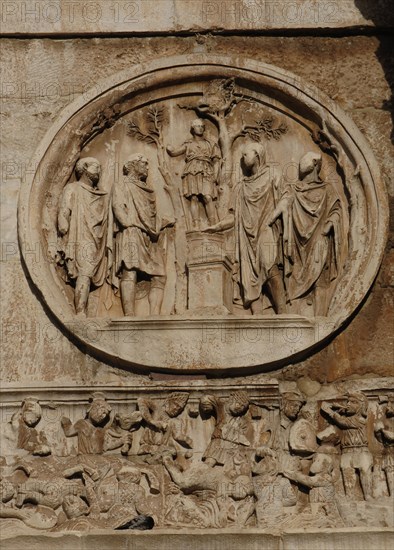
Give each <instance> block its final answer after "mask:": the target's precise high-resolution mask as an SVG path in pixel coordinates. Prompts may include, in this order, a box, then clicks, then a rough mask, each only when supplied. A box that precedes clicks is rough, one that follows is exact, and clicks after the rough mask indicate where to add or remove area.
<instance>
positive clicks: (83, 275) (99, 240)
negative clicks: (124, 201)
mask: <svg viewBox="0 0 394 550" xmlns="http://www.w3.org/2000/svg"><path fill="white" fill-rule="evenodd" d="M100 173H101V167H100V163H99V162H98V160H96V159H95V158H83V159H80V160H79V161H78V162H77V164H76V167H75V174H76V176H77V181H74V182H71V183H68V184H67V185H66V186H65V188H64V190H63V193H62V195H61V198H60V207H59V211H58V230H59V233H60V235H61V237H62V238H61V241H60V250H59V253H60V256H61V258H62V261H63V262H64V265H65V268H66V273H67V278H68V280H69V281H75V309H76V313H77V315H79V316H84V315H85V312H86V307H87V303H88V298H89V292H90V287H91V285H93V286H95V287H96V288H98V287H100V286H102V284H103V283H104V281H105V278H106V275H107V268H108V262H107V254H106V250H107V248H106V247H107V229H108V205H109V196H108V193H107V192H106V191H103V190H101V189H99V188H98V183H99V180H100Z"/></svg>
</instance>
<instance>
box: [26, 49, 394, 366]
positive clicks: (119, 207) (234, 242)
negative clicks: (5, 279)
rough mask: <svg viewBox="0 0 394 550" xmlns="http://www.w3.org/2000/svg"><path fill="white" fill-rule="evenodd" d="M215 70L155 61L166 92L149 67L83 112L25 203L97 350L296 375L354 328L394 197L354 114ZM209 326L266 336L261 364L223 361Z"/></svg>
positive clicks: (284, 78)
mask: <svg viewBox="0 0 394 550" xmlns="http://www.w3.org/2000/svg"><path fill="white" fill-rule="evenodd" d="M206 61H207V64H205V63H204V60H201V59H200V58H193V56H192V57H188V58H187V59H186V58H185V59H183V58H176V59H174V60H173V63H172V64H171V62H169V61H168V60H167V61H166V62H165V63H160V62H154V63H152V66H151V70H150V71H148V73H149V74H152V75H154V77H152V79H153V80H150V81H149V82H147V81H146V79H147V78H148V77H147V76H146V75H147V73H144V71H146V68H145V69H144V71H143V70H142V69H141V70H140V72H139V69H135V70H133V71H131V72H130V74H128V75H121V76H120V77H119V78H117V77H113V78H112V79H111V80H110V81H109V82H108V83H106V84H104V85H103V86H102V87H101V88H100V89H101V90H102V93H101V94H100V95H99V96H97V97H96V96H95V95H94V94H92V96H91V97H90V96H89V100H88V99H86V97H85V98H84V99H83V100H80V101H79V100H78V101H77V102H76V104H75V106H74V107H75V114H74V116H71V118H70V112H67V113H66V114H65V115H64V117H63V118H61V120H59V123H58V124H57V125H56V126H55V127H54V128H53V130H52V131H51V132H49V134H48V136H47V137H46V138H45V140H44V141H43V143H42V145H41V146H40V148H39V150H38V152H37V158H38V159H39V160H40V164H39V166H38V170H37V173H36V175H35V177H34V178H33V179H32V181H30V182H26V185H25V187H24V189H23V190H22V193H21V199H20V210H19V213H20V218H19V221H20V224H19V231H20V233H19V234H20V243H21V248H22V252H23V254H24V259H25V262H26V264H27V267H28V269H29V272H30V275H31V277H32V279H33V281H34V282H35V284H36V285H37V286H38V287H39V289H40V291H41V293H42V295H43V297H44V300H45V301H46V304H47V305H48V306H49V308H50V309H51V310H52V311H53V312H54V313H55V315H56V316H57V317H58V318H59V319H60V320H61V322H62V323H63V325H64V326H65V328H66V330H68V331H69V332H71V333H72V334H73V335H74V336H76V337H77V339H78V340H79V341H82V342H83V343H84V344H86V345H88V346H89V348H90V349H91V350H92V351H94V352H95V353H98V354H100V353H105V354H106V357H116V358H120V359H121V360H122V361H123V362H124V364H126V365H133V366H137V367H139V368H141V369H155V368H160V369H167V370H215V371H220V370H221V369H224V368H226V369H233V370H240V369H243V368H255V369H256V368H260V367H261V366H262V365H265V366H266V367H269V366H271V365H277V364H278V362H282V363H283V362H285V361H287V360H288V359H289V358H290V357H292V356H294V355H296V354H299V353H301V352H305V350H308V349H310V348H312V347H313V346H315V345H316V344H317V343H319V342H321V341H322V340H324V339H325V338H327V337H328V336H329V335H330V334H331V333H332V332H333V331H335V330H337V329H338V328H339V327H340V326H341V325H342V324H343V322H344V321H345V320H346V318H347V317H348V316H349V315H350V314H351V313H352V312H353V311H354V310H355V308H356V307H357V305H358V304H359V303H360V301H361V300H362V298H363V296H364V295H365V293H366V292H367V290H368V288H369V286H370V284H371V283H372V281H373V278H374V276H375V274H376V272H377V269H378V266H379V262H380V258H381V254H382V250H383V242H384V238H385V231H386V222H387V212H386V197H385V192H384V187H383V184H382V182H381V180H380V176H379V171H378V167H377V164H376V162H375V160H374V159H373V158H372V156H371V152H370V148H369V147H368V146H367V144H366V143H365V142H364V139H363V137H362V136H361V134H360V133H359V132H358V130H357V129H356V128H355V126H354V124H353V123H352V122H351V121H350V120H349V119H348V118H347V117H346V115H345V114H344V113H342V112H341V111H340V109H339V108H338V107H337V106H336V105H334V104H333V102H332V101H330V100H329V99H328V98H326V97H324V95H323V94H321V93H320V92H318V91H317V90H314V89H312V88H310V87H309V86H308V85H307V84H306V83H303V82H299V80H298V79H297V78H296V77H295V76H294V75H291V74H289V73H287V72H285V71H281V70H280V69H277V68H272V67H270V66H268V65H264V64H256V63H255V62H252V61H248V60H245V61H239V66H237V67H234V66H232V65H231V63H226V62H225V61H223V60H215V59H214V58H210V59H209V60H208V59H207V60H206ZM208 61H209V63H208ZM119 82H121V83H122V84H121V85H118V83H119ZM114 90H116V91H114ZM74 107H73V108H74ZM49 167H50V169H49ZM372 222H373V223H372ZM37 249H39V250H40V251H42V252H43V256H42V258H41V257H40V259H42V260H43V261H40V262H36V261H35V257H34V256H33V255H32V254H31V251H32V250H37ZM203 320H211V321H212V322H214V323H215V326H216V327H221V328H220V330H221V329H222V327H223V330H224V332H225V333H226V334H227V332H228V331H232V330H233V329H234V325H235V326H236V330H238V331H241V333H242V331H243V329H244V328H245V329H246V330H248V329H249V327H251V324H252V325H253V330H255V329H256V331H257V332H259V337H258V338H256V340H255V341H254V342H250V341H248V342H247V347H248V353H249V350H251V353H250V358H249V359H248V360H246V361H245V359H244V357H245V356H246V354H245V349H242V346H239V345H238V342H236V343H234V342H227V341H225V342H224V343H223V341H222V340H223V339H222V335H220V338H219V343H218V345H219V346H221V347H222V349H220V350H218V353H217V355H215V352H214V350H213V347H212V346H208V347H207V346H206V345H205V343H206V342H204V336H206V333H205V332H204V329H205V326H203V325H202V321H203ZM92 323H93V325H94V327H95V328H96V329H97V331H98V332H96V333H95V334H97V333H99V334H100V338H98V337H97V338H95V337H93V338H92V337H91V334H92V332H91V330H89V328H90V327H91V325H92ZM179 324H181V325H182V327H183V330H184V336H185V338H182V339H177V338H174V330H177V329H178V326H179ZM209 329H210V327H209ZM151 330H154V335H155V336H154V338H153V339H154V340H155V342H157V349H156V347H155V345H153V346H152V347H149V348H148V349H147V346H146V342H147V341H150V340H152V334H151V333H150V331H151ZM123 331H125V332H126V333H127V334H123ZM293 331H295V332H296V334H295V335H294V334H293ZM119 333H121V337H119ZM130 334H132V335H133V336H132V337H130ZM289 334H290V336H289ZM226 338H227V336H226ZM226 338H225V340H226ZM241 340H243V338H241ZM170 341H171V350H172V352H171V353H169V352H168V353H167V352H166V351H165V352H164V353H162V350H163V349H164V350H169V342H170ZM222 344H223V345H222ZM159 350H160V351H161V353H160V352H159ZM226 350H227V351H226ZM221 358H222V359H221Z"/></svg>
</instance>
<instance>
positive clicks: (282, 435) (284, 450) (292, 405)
mask: <svg viewBox="0 0 394 550" xmlns="http://www.w3.org/2000/svg"><path fill="white" fill-rule="evenodd" d="M304 404H305V400H304V398H303V397H302V395H301V394H300V393H298V392H295V391H294V392H291V391H289V392H284V393H283V394H282V400H281V412H280V416H279V418H278V425H277V426H276V427H275V428H274V432H273V435H272V440H271V442H270V447H272V448H273V449H275V450H277V451H278V458H279V461H280V465H281V468H285V469H286V468H288V469H291V470H297V469H299V468H300V457H299V455H298V453H297V451H296V450H294V449H292V447H291V446H290V439H291V433H292V429H293V427H294V426H295V423H296V422H297V421H298V418H299V413H300V411H301V409H302V407H303V405H304ZM308 439H310V436H308ZM301 454H303V453H301Z"/></svg>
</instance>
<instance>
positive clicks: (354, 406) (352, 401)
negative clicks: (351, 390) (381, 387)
mask: <svg viewBox="0 0 394 550" xmlns="http://www.w3.org/2000/svg"><path fill="white" fill-rule="evenodd" d="M360 409H361V403H360V401H359V400H358V399H356V398H355V397H352V396H350V397H349V398H348V400H347V402H346V413H347V414H348V415H353V414H357V413H358V412H360Z"/></svg>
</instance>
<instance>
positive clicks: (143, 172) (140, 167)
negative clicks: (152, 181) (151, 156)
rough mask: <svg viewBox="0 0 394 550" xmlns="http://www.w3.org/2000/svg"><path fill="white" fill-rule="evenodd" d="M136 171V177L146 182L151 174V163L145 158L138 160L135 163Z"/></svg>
mask: <svg viewBox="0 0 394 550" xmlns="http://www.w3.org/2000/svg"><path fill="white" fill-rule="evenodd" d="M134 170H135V173H136V176H137V177H138V178H139V179H140V180H142V181H146V179H147V177H148V174H149V161H148V159H147V158H145V157H141V158H140V159H139V160H137V161H136V162H135V163H134Z"/></svg>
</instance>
